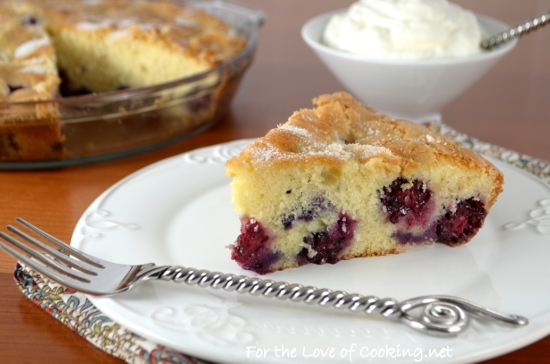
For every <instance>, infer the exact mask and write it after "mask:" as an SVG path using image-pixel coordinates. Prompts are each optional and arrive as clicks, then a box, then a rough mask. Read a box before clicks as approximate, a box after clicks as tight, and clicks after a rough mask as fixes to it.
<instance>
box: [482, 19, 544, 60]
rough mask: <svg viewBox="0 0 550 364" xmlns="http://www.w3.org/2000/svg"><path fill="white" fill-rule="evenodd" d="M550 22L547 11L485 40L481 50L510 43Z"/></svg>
mask: <svg viewBox="0 0 550 364" xmlns="http://www.w3.org/2000/svg"><path fill="white" fill-rule="evenodd" d="M548 22H550V11H547V12H546V13H544V14H541V15H539V16H537V17H535V18H533V19H531V20H528V21H526V22H525V23H521V24H519V25H516V26H515V27H513V28H510V29H508V30H505V31H504V32H501V33H499V34H496V35H494V36H492V37H490V38H487V39H485V40H483V41H482V42H481V44H480V45H481V48H483V49H486V50H489V49H491V48H494V47H496V46H498V45H499V44H501V43H504V42H508V41H510V40H512V39H514V38H517V37H520V36H522V35H524V34H527V33H529V32H531V31H533V30H535V29H537V28H540V27H542V26H543V25H545V24H547V23H548Z"/></svg>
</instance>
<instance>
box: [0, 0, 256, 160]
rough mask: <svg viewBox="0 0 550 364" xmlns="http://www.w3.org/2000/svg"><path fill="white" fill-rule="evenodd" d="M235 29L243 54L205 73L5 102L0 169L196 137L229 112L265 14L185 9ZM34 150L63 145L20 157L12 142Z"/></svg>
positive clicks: (0, 111)
mask: <svg viewBox="0 0 550 364" xmlns="http://www.w3.org/2000/svg"><path fill="white" fill-rule="evenodd" d="M180 2H182V3H185V4H186V5H188V6H191V7H195V8H199V9H202V10H205V11H206V12H208V13H210V14H212V15H215V16H217V17H218V18H221V19H222V20H224V21H225V22H226V23H228V24H230V25H231V26H233V27H234V28H235V29H236V30H237V32H238V33H239V34H240V35H241V36H242V37H243V38H244V39H245V40H246V46H245V47H244V49H243V50H242V51H241V52H240V53H238V54H237V55H235V56H234V57H232V58H230V59H228V60H227V61H225V62H223V63H221V64H220V65H218V66H216V67H213V68H211V69H209V70H207V71H205V72H202V73H197V74H194V75H191V76H188V77H184V78H180V79H176V80H173V81H169V82H166V83H162V84H157V85H152V86H147V87H141V88H131V89H124V90H117V91H111V92H105V93H98V94H88V95H83V96H74V97H66V98H58V99H54V100H47V101H25V102H0V169H38V168H54V167H64V166H71V165H78V164H83V163H90V162H99V161H104V160H110V159H114V158H120V157H125V156H129V155H133V154H137V153H142V152H145V151H149V150H153V149H156V148H160V147H163V146H166V145H169V144H172V143H175V142H178V141H180V140H183V139H185V138H188V137H191V136H194V135H196V134H198V133H200V132H202V131H204V130H206V129H207V128H209V127H210V126H212V125H213V124H215V123H216V122H217V121H218V120H219V118H220V117H221V116H222V115H223V114H224V113H225V112H226V111H227V109H228V106H229V104H230V102H231V100H232V98H233V96H234V94H235V91H236V90H237V87H238V85H239V83H240V81H241V78H242V77H243V75H244V73H245V71H246V70H247V69H248V67H249V66H250V64H251V62H252V59H253V55H254V51H255V49H256V43H257V39H256V29H257V28H258V27H259V26H260V25H261V24H262V23H263V21H264V19H265V16H264V14H263V12H262V11H260V10H257V9H254V8H250V7H245V6H243V5H240V4H236V3H231V2H225V1H219V0H212V1H209V0H207V1H182V0H180ZM14 136H17V137H18V138H25V139H26V140H27V141H29V145H33V143H34V144H39V143H40V140H41V138H52V139H55V138H57V139H58V140H59V142H58V143H57V144H59V145H58V146H57V144H56V145H55V147H54V148H53V150H50V151H48V152H45V153H41V152H40V148H39V147H37V148H36V150H37V151H34V152H32V153H28V154H27V156H24V157H21V153H18V151H17V150H14V148H16V147H17V146H16V145H15V144H14V143H12V142H11V140H12V139H11V138H13V137H14Z"/></svg>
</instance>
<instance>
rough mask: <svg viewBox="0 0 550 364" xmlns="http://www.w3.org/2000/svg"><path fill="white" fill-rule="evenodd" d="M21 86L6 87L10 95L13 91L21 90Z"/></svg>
mask: <svg viewBox="0 0 550 364" xmlns="http://www.w3.org/2000/svg"><path fill="white" fill-rule="evenodd" d="M22 88H23V86H22V85H8V89H9V90H10V94H11V93H12V92H14V91H17V90H20V89H22Z"/></svg>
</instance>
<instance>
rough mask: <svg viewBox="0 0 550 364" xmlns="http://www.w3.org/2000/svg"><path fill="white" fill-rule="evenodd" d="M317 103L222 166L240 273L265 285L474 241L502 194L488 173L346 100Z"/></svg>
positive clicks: (493, 172) (451, 146)
mask: <svg viewBox="0 0 550 364" xmlns="http://www.w3.org/2000/svg"><path fill="white" fill-rule="evenodd" d="M314 103H315V104H317V107H316V108H314V109H303V110H299V111H297V112H295V113H294V114H293V115H292V116H291V117H290V118H289V120H288V121H287V122H286V123H284V124H282V125H279V126H278V127H277V128H276V129H273V130H271V131H269V132H268V133H267V135H266V136H264V137H262V138H259V139H257V140H255V141H254V142H253V143H252V144H250V145H249V146H248V147H246V148H245V149H244V151H243V152H242V153H241V154H240V155H238V156H235V157H233V158H231V159H230V160H229V161H228V162H227V171H226V172H227V175H228V176H230V177H232V182H231V199H232V203H233V205H234V207H235V209H236V211H237V212H238V214H239V216H240V220H241V233H240V235H239V236H238V238H237V241H236V242H235V243H234V244H233V245H232V246H231V250H232V253H231V257H232V259H233V260H235V261H236V262H237V263H238V264H239V265H240V266H241V267H242V268H244V269H247V270H251V271H254V272H256V273H259V274H265V273H270V272H273V271H277V270H282V269H287V268H294V267H299V266H302V265H305V264H309V263H313V264H325V263H329V264H334V263H337V262H338V261H340V260H344V259H351V258H356V257H367V256H380V255H386V254H396V253H403V252H405V251H406V250H407V249H408V248H410V247H412V246H414V245H417V244H432V243H434V242H441V243H445V244H448V245H450V246H452V247H456V246H459V245H462V244H465V243H467V242H468V241H470V240H471V239H472V238H473V237H474V235H475V234H476V233H477V232H478V230H479V229H480V228H481V226H482V225H483V222H484V220H485V217H486V216H487V214H488V213H489V210H490V208H491V206H492V205H493V204H494V202H495V201H496V198H497V196H498V195H499V193H500V192H501V191H502V184H503V175H502V173H501V172H500V171H499V170H498V169H496V168H495V167H494V166H493V165H492V164H491V163H490V162H488V161H486V160H485V159H484V158H482V157H481V156H479V155H478V154H476V153H475V152H473V151H471V150H469V149H466V148H463V147H460V146H458V145H457V144H456V143H454V142H453V141H451V140H448V139H446V138H444V137H443V136H441V135H439V134H437V133H436V132H434V131H431V130H430V129H429V128H427V127H425V126H423V125H419V124H415V123H413V122H409V121H405V120H397V119H392V118H390V117H388V116H386V115H383V114H379V113H377V112H376V111H375V110H373V109H372V108H370V107H368V106H365V105H362V104H361V103H359V102H358V101H356V100H355V99H354V98H353V97H352V96H350V95H349V94H347V93H335V94H332V95H322V96H320V97H318V98H316V99H315V100H314ZM451 253H452V252H451Z"/></svg>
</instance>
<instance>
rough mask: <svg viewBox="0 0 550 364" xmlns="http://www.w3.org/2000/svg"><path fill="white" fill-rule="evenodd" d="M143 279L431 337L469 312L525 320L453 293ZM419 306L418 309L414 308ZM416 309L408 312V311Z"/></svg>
mask: <svg viewBox="0 0 550 364" xmlns="http://www.w3.org/2000/svg"><path fill="white" fill-rule="evenodd" d="M143 279H144V280H153V279H156V280H162V281H174V282H176V283H186V284H187V285H190V286H199V287H203V288H207V287H210V288H213V289H223V290H224V291H229V292H233V291H235V292H237V293H248V294H250V295H253V296H262V297H275V298H277V299H280V300H288V301H291V302H303V303H306V304H317V305H319V306H322V307H332V308H335V309H339V310H343V309H348V310H349V311H351V312H357V313H365V314H367V315H380V316H382V317H386V318H389V319H399V320H400V321H401V322H403V323H404V324H406V325H407V326H409V327H412V328H413V329H416V330H419V331H422V332H424V333H426V334H429V335H432V336H454V335H458V334H459V333H461V332H462V331H464V329H466V328H467V327H468V323H469V316H468V315H467V313H469V314H471V315H472V316H474V317H477V318H481V319H486V320H489V321H493V322H497V323H504V324H509V325H513V326H524V325H527V324H528V323H529V320H528V319H527V318H525V317H522V316H517V315H505V314H502V313H499V312H497V311H494V310H491V309H488V308H485V307H482V306H479V305H477V304H474V303H472V302H469V301H467V300H464V299H462V298H458V297H453V296H423V297H416V298H412V299H410V300H406V301H403V302H398V301H396V300H395V299H393V298H378V297H376V296H362V295H360V294H356V293H351V294H349V293H346V292H343V291H332V290H329V289H319V288H316V287H310V286H307V287H304V286H302V285H300V284H289V283H285V282H275V281H272V280H267V279H260V278H253V277H247V276H242V275H235V274H224V273H220V272H211V271H208V270H204V269H201V270H198V269H194V268H185V267H182V266H162V267H156V268H155V269H154V270H153V271H150V272H148V273H147V275H146V276H144V277H143ZM418 309H419V310H418ZM415 310H416V311H420V313H419V314H417V315H415V316H413V315H411V313H412V312H410V311H415Z"/></svg>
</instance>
